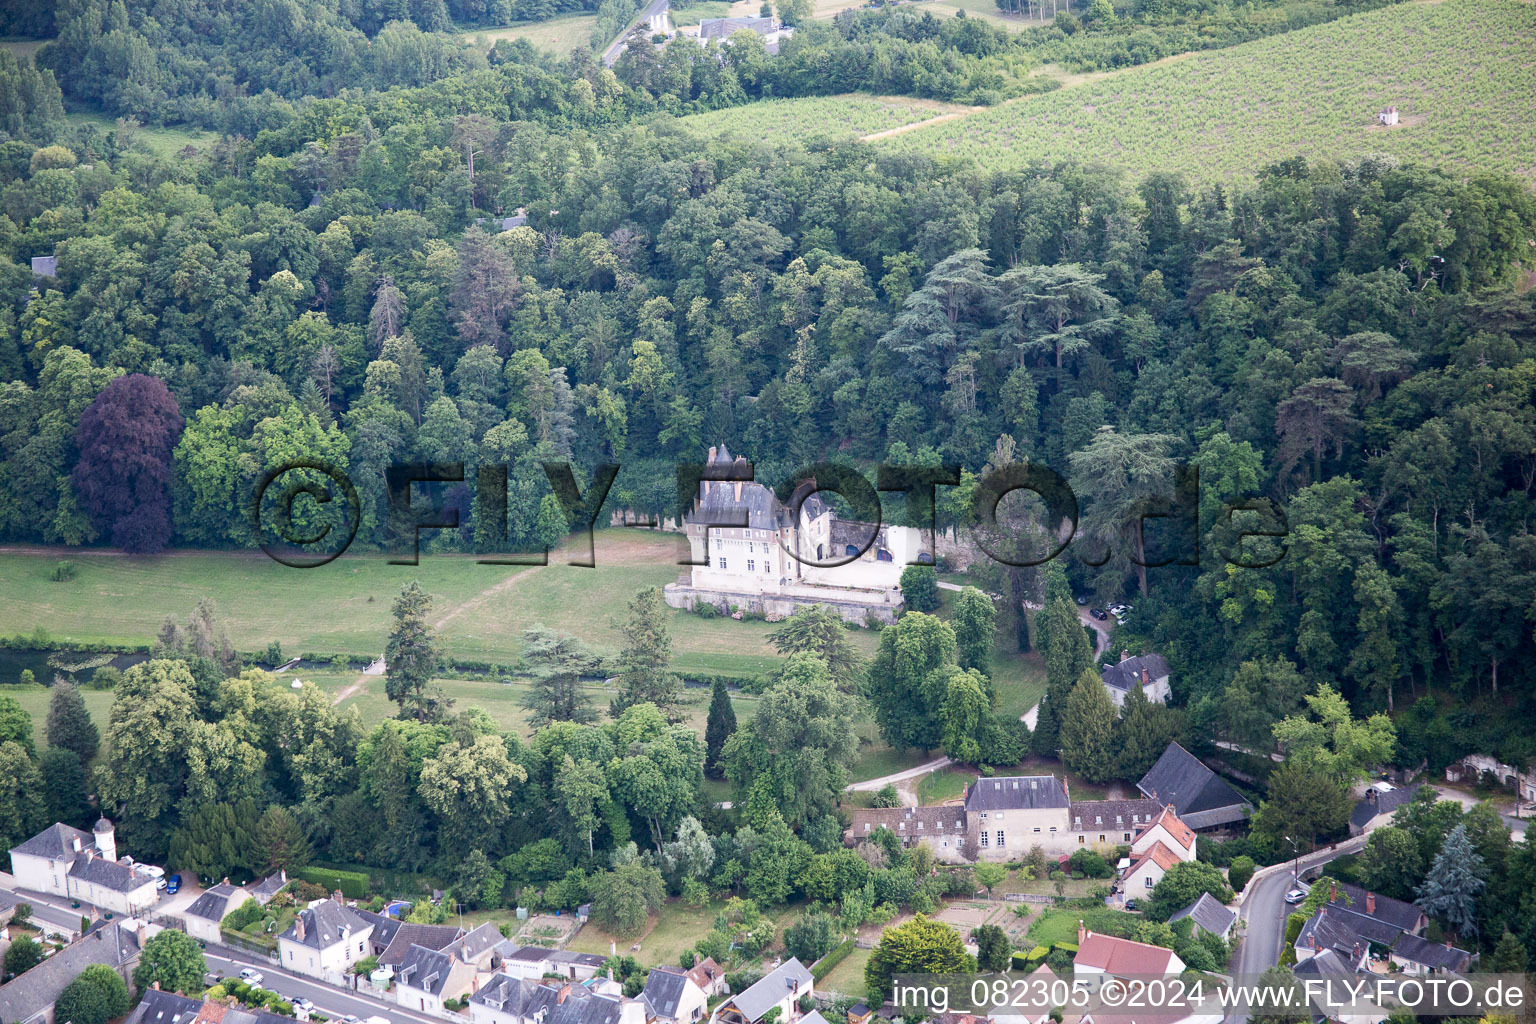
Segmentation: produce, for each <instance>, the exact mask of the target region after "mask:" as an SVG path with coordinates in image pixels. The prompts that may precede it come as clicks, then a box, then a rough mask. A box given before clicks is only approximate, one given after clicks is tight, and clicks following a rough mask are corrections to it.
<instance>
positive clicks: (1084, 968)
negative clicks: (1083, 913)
mask: <svg viewBox="0 0 1536 1024" xmlns="http://www.w3.org/2000/svg"><path fill="white" fill-rule="evenodd" d="M1183 972H1184V961H1183V960H1180V959H1179V957H1178V955H1177V954H1175V953H1174V951H1173V950H1171V949H1164V948H1163V947H1162V946H1153V945H1149V944H1148V943H1145V942H1132V941H1131V940H1130V939H1118V938H1115V937H1114V936H1112V935H1097V934H1095V933H1093V932H1090V931H1088V930H1087V929H1086V928H1084V927H1083V926H1082V924H1081V923H1079V924H1078V926H1077V955H1076V956H1075V957H1074V958H1073V960H1072V980H1073V981H1074V982H1076V981H1082V982H1084V983H1085V984H1086V985H1087V986H1088V988H1089V989H1090V990H1095V991H1096V990H1097V989H1098V987H1099V985H1101V984H1103V982H1104V979H1105V978H1120V979H1127V978H1134V977H1146V976H1148V975H1172V974H1182V973H1183Z"/></svg>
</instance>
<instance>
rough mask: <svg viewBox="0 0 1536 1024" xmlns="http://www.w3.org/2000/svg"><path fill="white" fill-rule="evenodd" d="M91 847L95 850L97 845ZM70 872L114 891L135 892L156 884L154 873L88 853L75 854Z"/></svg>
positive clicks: (73, 875)
mask: <svg viewBox="0 0 1536 1024" xmlns="http://www.w3.org/2000/svg"><path fill="white" fill-rule="evenodd" d="M91 849H92V850H94V849H95V847H94V846H93V847H91ZM69 873H70V875H71V876H72V877H74V878H79V879H81V880H83V881H86V882H90V883H91V884H92V885H99V886H102V887H104V888H107V889H111V890H112V891H113V892H133V891H134V890H135V889H142V888H144V887H145V886H146V885H149V886H153V885H154V884H155V879H154V876H153V875H150V874H147V873H145V872H143V871H140V870H139V869H138V868H137V867H130V866H129V865H127V864H119V863H118V862H117V861H115V860H107V859H106V858H104V857H96V856H89V855H86V854H77V855H76V856H75V862H74V863H73V864H71V865H70V867H69Z"/></svg>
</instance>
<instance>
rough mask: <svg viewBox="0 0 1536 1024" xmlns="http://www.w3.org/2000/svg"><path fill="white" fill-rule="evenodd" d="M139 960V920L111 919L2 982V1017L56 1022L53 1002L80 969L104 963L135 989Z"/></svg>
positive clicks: (22, 1022) (12, 1022)
mask: <svg viewBox="0 0 1536 1024" xmlns="http://www.w3.org/2000/svg"><path fill="white" fill-rule="evenodd" d="M138 960H139V935H138V924H137V922H126V921H125V922H112V923H108V924H104V925H102V926H101V927H100V928H98V929H96V930H95V931H93V932H91V933H90V934H89V935H87V936H85V937H84V938H82V939H79V940H78V941H76V942H73V943H71V944H70V945H68V946H65V947H64V948H63V949H61V950H60V951H59V952H57V953H55V954H53V956H50V957H48V958H47V959H46V960H44V961H43V962H42V963H40V964H38V965H37V966H36V967H34V968H32V969H31V970H30V971H26V972H24V973H22V974H19V975H17V976H16V977H15V978H12V979H11V980H10V981H9V982H8V983H6V984H5V985H0V1020H3V1021H5V1024H53V1004H54V1003H55V1002H57V1001H58V998H59V996H60V994H62V993H63V991H64V990H65V989H66V988H68V987H69V983H70V982H72V981H74V980H75V979H76V978H78V977H79V976H80V972H81V971H83V970H85V969H86V968H87V967H90V966H91V965H93V964H105V965H106V966H108V967H110V968H112V969H113V970H114V971H116V972H117V973H118V974H120V975H122V978H123V982H124V984H126V985H128V987H129V988H128V990H129V991H130V992H132V991H133V965H134V964H136V963H138Z"/></svg>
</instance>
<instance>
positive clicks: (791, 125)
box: [682, 93, 970, 140]
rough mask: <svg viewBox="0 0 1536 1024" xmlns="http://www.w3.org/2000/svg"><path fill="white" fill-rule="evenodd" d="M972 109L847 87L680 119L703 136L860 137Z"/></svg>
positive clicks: (685, 125) (760, 137)
mask: <svg viewBox="0 0 1536 1024" xmlns="http://www.w3.org/2000/svg"><path fill="white" fill-rule="evenodd" d="M968 109H970V108H968V107H961V106H955V105H954V104H949V103H940V102H938V101H936V100H921V99H913V98H911V97H907V96H868V95H864V94H862V93H846V94H844V95H841V96H810V97H804V98H800V99H772V100H760V101H758V102H756V103H749V104H747V105H746V106H741V107H731V108H730V109H728V110H713V111H710V112H708V113H705V114H692V115H690V116H688V117H685V118H683V119H682V124H683V126H684V127H686V128H688V129H689V130H690V131H692V132H694V133H696V134H698V135H704V136H716V135H730V136H737V137H740V138H750V139H765V140H788V139H803V138H805V137H806V136H807V134H815V135H833V136H841V137H847V138H860V137H863V136H865V135H871V134H874V133H875V132H883V131H889V130H890V129H892V128H900V127H902V126H903V125H908V124H915V123H916V122H918V121H926V120H928V119H929V118H931V117H937V116H938V115H940V114H948V113H953V112H956V111H965V110H968Z"/></svg>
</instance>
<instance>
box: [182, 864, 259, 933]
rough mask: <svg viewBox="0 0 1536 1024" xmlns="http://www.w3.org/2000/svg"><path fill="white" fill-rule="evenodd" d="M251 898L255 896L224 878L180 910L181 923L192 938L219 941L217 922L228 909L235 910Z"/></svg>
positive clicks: (223, 916)
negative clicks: (184, 908)
mask: <svg viewBox="0 0 1536 1024" xmlns="http://www.w3.org/2000/svg"><path fill="white" fill-rule="evenodd" d="M252 899H255V897H254V896H252V895H251V894H250V893H248V892H246V891H245V890H244V889H242V888H241V887H240V886H238V885H230V884H229V879H227V878H226V879H224V881H222V882H220V883H219V884H218V885H215V886H212V887H210V888H209V889H208V890H206V891H205V892H204V893H203V894H202V895H201V896H199V897H198V898H197V899H195V900H193V901H192V902H191V904H190V905H188V907H187V909H186V910H184V911H182V912H181V917H182V923H183V924H184V925H185V926H186V929H187V934H188V935H190V936H192V937H193V938H194V939H200V940H201V941H203V942H220V941H222V940H221V939H220V937H219V923H220V922H221V921H223V920H224V918H225V917H226V916H227V915H228V914H229V913H230V911H233V910H237V909H238V908H240V907H241V906H243V905H244V904H245V903H246V902H247V901H249V900H252Z"/></svg>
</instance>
